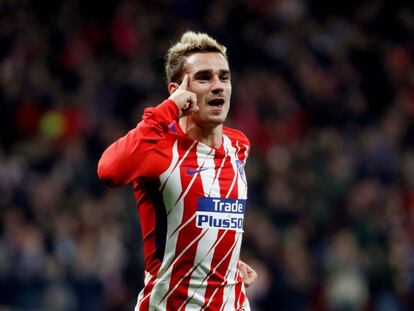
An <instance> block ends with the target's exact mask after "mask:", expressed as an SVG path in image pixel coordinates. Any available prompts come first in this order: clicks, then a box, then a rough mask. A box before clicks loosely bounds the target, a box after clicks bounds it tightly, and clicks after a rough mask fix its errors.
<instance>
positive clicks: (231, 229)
mask: <svg viewBox="0 0 414 311" xmlns="http://www.w3.org/2000/svg"><path fill="white" fill-rule="evenodd" d="M165 69H166V75H167V80H168V81H167V82H168V91H169V93H170V97H169V98H168V99H166V100H165V101H163V102H162V103H161V104H159V105H158V106H156V107H152V108H147V109H145V111H144V115H143V117H142V121H141V122H139V123H138V125H137V127H136V128H134V129H132V130H131V131H129V132H128V133H127V134H126V135H125V136H124V137H122V138H120V139H119V140H117V141H115V142H114V143H113V144H112V145H111V146H109V147H108V149H106V150H105V152H104V153H103V155H102V157H101V159H100V161H99V164H98V175H99V177H100V178H101V179H102V180H103V181H105V182H106V183H107V184H109V185H111V186H123V185H126V184H129V183H132V185H133V189H134V192H135V199H136V201H137V206H138V211H139V215H140V217H141V225H142V235H143V239H144V254H145V281H144V283H145V285H144V288H143V290H142V291H141V293H140V294H139V296H138V302H137V305H136V307H135V310H136V311H138V310H174V311H175V310H250V307H249V302H248V300H247V298H246V294H245V287H246V286H248V285H250V284H251V283H252V282H253V281H254V279H255V278H256V276H257V275H256V272H255V271H254V270H253V269H252V268H251V267H249V266H248V265H247V264H245V263H244V262H242V261H240V260H239V254H240V246H241V242H242V233H243V219H244V212H245V209H246V199H247V183H246V176H245V173H244V165H245V163H246V159H247V156H248V153H249V149H250V143H249V141H248V139H247V138H246V136H245V135H244V134H243V133H242V132H240V131H238V130H235V129H231V128H228V127H224V126H223V123H224V122H225V120H226V117H227V113H228V111H229V108H230V97H231V87H232V86H231V76H230V69H229V64H228V61H227V55H226V48H225V47H224V46H222V45H220V44H219V43H218V42H217V41H216V40H214V39H213V38H211V37H210V36H208V35H207V34H202V33H194V32H186V33H185V34H183V36H182V37H181V40H180V41H179V42H178V43H176V44H175V45H173V46H172V47H171V48H170V49H169V51H168V54H167V57H166V65H165Z"/></svg>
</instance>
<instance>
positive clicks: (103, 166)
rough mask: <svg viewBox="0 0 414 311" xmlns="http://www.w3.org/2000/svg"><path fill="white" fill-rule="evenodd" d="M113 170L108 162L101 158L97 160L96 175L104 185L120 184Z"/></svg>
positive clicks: (114, 185) (113, 185) (115, 185)
mask: <svg viewBox="0 0 414 311" xmlns="http://www.w3.org/2000/svg"><path fill="white" fill-rule="evenodd" d="M114 171H115V170H114V169H113V168H112V167H111V165H109V163H107V162H106V161H104V160H103V159H102V158H101V159H100V160H99V162H98V168H97V173H98V177H99V179H100V180H101V181H102V182H103V183H104V184H105V185H106V186H109V187H118V186H120V184H119V182H118V181H117V178H116V176H115V174H114V173H113V172H114Z"/></svg>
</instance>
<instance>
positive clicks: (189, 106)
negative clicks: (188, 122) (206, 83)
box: [168, 74, 199, 118]
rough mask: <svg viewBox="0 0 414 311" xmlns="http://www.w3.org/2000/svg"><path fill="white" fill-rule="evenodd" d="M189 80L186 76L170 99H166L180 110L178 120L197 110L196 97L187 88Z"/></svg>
mask: <svg viewBox="0 0 414 311" xmlns="http://www.w3.org/2000/svg"><path fill="white" fill-rule="evenodd" d="M189 80H190V78H189V77H188V75H187V74H186V75H185V76H184V79H183V82H181V84H180V85H179V86H178V87H177V88H176V89H175V91H174V92H173V93H172V94H171V95H170V97H168V99H171V100H172V101H173V102H174V103H175V104H176V105H177V107H178V110H180V118H181V117H182V116H187V115H190V114H191V113H192V112H196V111H198V110H199V107H198V105H197V96H196V94H194V93H193V92H191V91H190V90H189V88H188V82H189Z"/></svg>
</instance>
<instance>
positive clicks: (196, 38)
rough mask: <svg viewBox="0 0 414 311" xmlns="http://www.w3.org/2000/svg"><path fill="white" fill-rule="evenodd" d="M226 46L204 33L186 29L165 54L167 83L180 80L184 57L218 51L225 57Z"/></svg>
mask: <svg viewBox="0 0 414 311" xmlns="http://www.w3.org/2000/svg"><path fill="white" fill-rule="evenodd" d="M226 50H227V49H226V47H225V46H223V45H221V44H219V43H218V42H217V41H216V40H215V39H213V38H212V37H210V36H209V35H207V34H205V33H200V32H198V33H195V32H193V31H187V32H185V33H184V34H183V35H182V36H181V39H180V41H178V42H177V43H176V44H174V45H173V46H172V47H171V48H170V49H169V50H168V53H167V55H166V61H165V73H166V76H167V83H170V82H180V81H181V76H182V73H183V67H184V64H185V60H186V57H187V56H189V55H191V54H194V53H207V52H218V53H220V54H221V55H223V56H224V57H225V58H226V59H227V54H226Z"/></svg>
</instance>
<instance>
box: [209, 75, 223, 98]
mask: <svg viewBox="0 0 414 311" xmlns="http://www.w3.org/2000/svg"><path fill="white" fill-rule="evenodd" d="M211 91H212V92H213V93H214V94H220V93H222V92H224V85H223V81H221V79H220V77H219V76H218V75H214V78H213V83H212V86H211Z"/></svg>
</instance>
